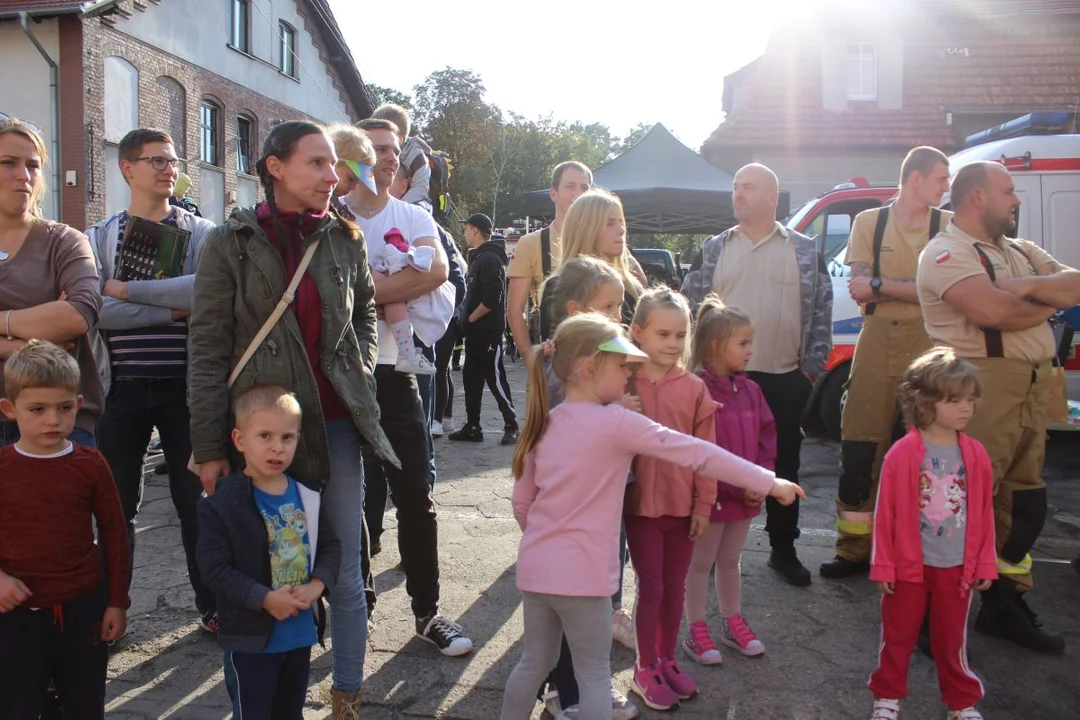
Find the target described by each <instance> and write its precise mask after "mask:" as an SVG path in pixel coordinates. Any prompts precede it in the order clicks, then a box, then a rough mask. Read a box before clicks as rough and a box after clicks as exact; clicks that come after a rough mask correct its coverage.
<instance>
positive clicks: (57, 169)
mask: <svg viewBox="0 0 1080 720" xmlns="http://www.w3.org/2000/svg"><path fill="white" fill-rule="evenodd" d="M29 20H30V16H29V15H28V14H27V13H26V12H25V11H23V12H20V13H19V25H20V26H22V31H23V33H24V34H25V35H26V37H27V39H28V40H30V42H31V43H33V45H34V47H36V48H37V51H38V53H40V54H41V57H43V58H44V59H45V62H46V63H48V65H49V81H50V82H49V89H50V91H51V92H52V119H51V123H52V127H51V128H50V129H49V132H50V134H51V135H52V146H53V147H52V166H53V182H52V186H53V191H52V193H51V195H52V204H53V217H54V218H55V219H56V221H57V222H60V219H61V218H60V208H61V205H60V193H62V192H63V188H64V184H63V183H62V182H60V177H61V168H62V167H63V164H62V163H61V162H60V67H59V66H58V65H57V64H56V61H54V60H53V59H52V58H51V57H49V53H48V52H46V50H45V48H44V47H43V46H42V44H41V42H40V41H39V40H38V39H37V36H36V35H34V33H33V31H32V30H31V29H30V22H29Z"/></svg>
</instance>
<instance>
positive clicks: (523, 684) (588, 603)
mask: <svg viewBox="0 0 1080 720" xmlns="http://www.w3.org/2000/svg"><path fill="white" fill-rule="evenodd" d="M642 355H643V353H641V351H639V350H638V349H637V348H635V347H634V346H633V344H631V343H630V342H629V341H628V340H627V339H626V337H625V336H624V335H623V333H622V329H621V328H620V327H619V326H618V325H617V324H616V323H614V322H613V321H611V320H609V319H608V318H605V317H603V316H601V315H598V314H595V313H584V314H581V315H576V316H574V317H571V318H568V319H566V320H565V321H563V323H562V324H561V325H559V328H558V330H556V332H555V338H554V356H553V357H552V358H551V360H550V362H551V364H552V366H553V367H554V369H555V374H556V375H557V376H558V377H559V378H560V379H561V380H563V381H564V382H565V383H566V399H565V401H564V402H563V403H562V404H561V405H559V406H558V407H557V408H555V409H554V410H549V403H548V392H547V383H546V381H545V379H544V365H545V364H546V363H547V362H549V360H548V357H547V356H546V355H545V353H543V352H535V353H533V357H532V361H531V362H532V367H531V368H530V372H529V391H528V407H527V410H526V419H525V426H524V428H523V429H522V432H521V437H520V439H519V440H518V444H517V449H516V450H515V453H514V465H513V469H514V477H515V478H516V479H517V482H516V483H515V485H514V494H513V506H514V517H515V518H516V519H517V521H518V524H519V525H521V528H522V537H521V546H520V547H519V549H518V560H517V586H518V589H519V590H521V593H522V607H523V610H524V619H525V636H524V639H523V644H524V648H525V649H524V654H523V655H522V658H521V660H520V661H519V662H518V664H517V666H516V667H515V668H514V670H513V672H511V673H510V677H509V679H508V680H507V683H506V693H505V695H504V696H503V703H502V712H501V715H500V718H501V719H502V720H525V719H526V718H528V717H529V715H530V713H531V712H532V707H533V702H534V697H535V693H536V688H537V687H538V686H539V685H540V683H541V681H542V680H543V679H544V677H545V676H546V675H547V674H548V671H549V670H550V669H551V668H552V666H554V664H555V661H556V659H557V658H558V656H559V644H560V642H561V638H562V636H563V633H565V634H566V639H567V641H568V643H569V645H570V651H571V653H572V654H573V657H574V670H575V674H576V676H577V679H578V685H579V686H580V691H581V700H580V708H579V714H580V716H581V717H583V718H589V719H590V720H594V719H595V720H609V719H610V718H611V716H612V708H611V594H612V593H613V592H614V591H615V586H616V584H617V583H618V581H619V567H618V566H619V553H618V543H619V524H620V517H621V515H622V510H623V495H624V491H625V488H626V475H627V473H628V472H629V471H630V463H631V461H632V460H633V459H634V457H635V456H644V457H658V458H662V459H664V460H667V461H669V462H672V463H679V464H680V465H683V466H686V467H690V468H693V470H694V471H695V472H699V473H701V474H702V475H704V476H707V477H711V478H714V479H715V478H719V477H723V478H724V479H725V480H727V481H728V482H730V483H731V484H733V485H737V486H739V487H750V488H753V489H754V491H755V492H759V493H762V494H766V493H767V494H770V495H772V496H773V497H776V498H777V499H778V500H779V501H780V502H781V503H783V504H785V505H787V504H791V503H792V502H794V501H795V498H796V497H797V496H799V497H805V496H804V495H803V492H802V490H801V489H800V488H798V487H797V486H795V485H793V484H791V483H789V482H787V481H785V480H781V479H779V478H777V477H776V476H775V475H773V473H771V472H769V471H768V470H765V469H763V468H761V467H758V466H756V465H754V464H752V463H748V462H746V461H745V460H742V459H740V458H737V457H735V456H734V455H732V454H731V453H729V452H727V451H725V450H723V449H721V448H718V447H717V446H716V445H714V444H712V443H709V442H704V441H702V440H698V439H696V438H693V437H689V436H686V435H683V434H681V433H677V432H674V431H672V430H669V429H667V428H665V427H662V426H661V425H659V424H657V423H655V422H653V421H651V420H649V419H648V418H647V417H644V416H643V415H641V414H639V413H636V412H631V411H629V410H626V409H625V408H623V407H622V406H621V405H619V404H618V401H619V400H620V399H621V398H622V396H623V391H624V389H625V386H626V381H627V378H628V377H629V373H630V370H629V366H628V363H629V362H632V361H635V360H638V361H640V359H644V358H643V357H642ZM714 485H715V484H714Z"/></svg>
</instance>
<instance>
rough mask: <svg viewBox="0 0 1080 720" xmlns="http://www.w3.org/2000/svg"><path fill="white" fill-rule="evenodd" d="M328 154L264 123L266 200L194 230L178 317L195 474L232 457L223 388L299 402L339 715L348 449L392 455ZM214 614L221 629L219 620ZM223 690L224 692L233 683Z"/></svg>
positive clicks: (308, 136) (300, 135)
mask: <svg viewBox="0 0 1080 720" xmlns="http://www.w3.org/2000/svg"><path fill="white" fill-rule="evenodd" d="M337 160H338V158H337V155H336V153H335V152H334V145H333V143H332V142H331V140H330V138H329V137H328V136H327V134H326V132H325V131H324V130H323V129H322V128H321V127H319V126H318V125H315V124H313V123H309V122H286V123H282V124H280V125H278V126H276V127H275V128H274V129H273V130H272V131H271V132H270V135H269V136H268V137H267V138H266V143H265V145H264V146H263V153H262V157H261V158H260V159H259V162H258V163H257V165H256V169H257V172H258V175H259V181H260V183H261V184H262V188H263V192H264V193H265V194H266V201H265V202H263V203H260V204H259V205H257V206H256V207H254V208H237V209H235V210H234V211H233V213H232V215H231V217H230V218H229V219H228V220H227V221H226V222H225V224H224V225H221V226H220V227H218V228H217V229H216V230H214V231H213V232H212V233H211V234H210V236H209V237H208V238H207V239H206V242H205V244H204V246H203V252H202V257H201V259H200V262H199V268H198V270H197V272H196V277H195V302H194V306H193V307H192V313H191V322H190V328H191V329H190V332H191V367H192V383H191V440H192V449H193V455H194V459H195V461H196V462H199V463H201V466H200V473H199V474H200V478H201V480H202V483H203V486H204V487H205V488H206V491H207V492H208V493H213V492H214V490H215V487H216V485H217V481H218V479H219V478H221V477H223V476H225V475H227V474H228V473H229V471H230V466H231V467H232V468H237V469H239V468H242V467H243V466H242V465H241V464H239V463H240V461H239V459H238V458H236V457H234V456H233V455H231V454H230V448H229V446H230V442H229V434H230V431H231V430H232V424H231V416H232V410H233V405H234V403H235V400H236V398H238V397H239V396H240V395H242V394H243V393H244V391H245V390H248V389H250V388H251V387H253V386H257V385H279V386H281V387H283V388H285V389H286V390H288V391H290V392H292V393H294V394H295V395H296V397H297V399H298V400H299V402H300V405H301V407H302V408H303V409H304V413H303V418H302V421H301V426H300V435H299V438H298V446H297V450H296V455H295V459H294V461H293V464H292V466H291V467H290V469H289V472H290V474H291V475H292V476H293V477H294V478H295V479H296V480H297V481H298V482H300V483H302V484H304V485H306V486H308V487H309V488H311V489H314V490H321V491H322V492H323V505H324V507H326V509H327V510H328V513H329V515H328V518H329V521H330V525H331V526H332V527H333V530H334V532H335V534H336V535H337V536H338V537H339V538H340V540H341V555H342V561H341V570H340V573H339V577H338V581H337V585H336V586H335V587H334V588H333V589H332V591H333V604H332V605H331V609H330V612H331V634H332V638H333V650H332V655H333V663H334V668H333V717H334V718H351V717H358V716H359V711H360V700H361V689H360V687H361V684H362V681H363V673H364V655H365V650H366V646H367V611H366V607H365V598H364V585H363V582H362V580H361V570H360V547H361V532H362V531H361V518H362V517H363V506H364V478H363V461H362V458H361V447H362V445H365V444H367V445H369V446H370V447H371V448H372V450H373V451H374V452H375V453H376V454H377V455H379V456H380V457H382V458H384V459H385V460H387V461H388V462H391V463H394V464H397V463H398V459H397V457H396V456H395V455H394V452H393V450H392V449H391V447H390V443H389V442H388V441H387V439H386V436H385V435H384V434H383V432H382V430H381V429H380V427H379V409H378V405H377V404H376V402H375V393H374V387H375V381H374V377H373V375H372V371H373V369H374V366H375V355H376V347H377V339H376V315H375V303H374V298H375V287H374V285H373V283H372V280H371V273H370V271H369V270H368V263H367V253H366V246H365V244H364V239H363V236H362V234H361V233H360V231H359V229H358V228H357V227H356V225H355V224H353V223H352V222H351V221H350V220H348V219H346V218H345V217H344V216H342V215H340V214H339V212H338V209H337V205H336V203H331V198H332V196H333V192H334V187H335V185H336V184H337V182H338V176H337V174H336V172H335V165H336V164H337ZM315 243H318V244H317V245H316V244H315ZM312 248H314V249H312ZM309 252H310V253H311V255H310V258H309V263H310V264H308V265H307V267H306V270H305V271H304V272H303V274H302V275H301V277H300V281H299V285H298V286H297V288H296V291H295V293H294V297H293V300H292V302H291V303H290V304H289V307H288V309H287V310H286V311H285V312H284V314H282V315H281V317H280V319H279V320H278V321H277V322H276V323H274V324H273V326H272V327H271V328H270V330H269V334H268V335H267V336H266V338H265V340H263V342H261V343H260V344H259V345H258V347H257V348H256V349H255V351H254V355H253V356H251V360H250V362H248V363H246V364H245V365H244V367H243V369H242V371H241V372H240V373H239V375H238V376H237V378H236V380H235V383H233V384H232V386H231V388H229V386H228V378H229V375H230V373H231V372H232V371H233V369H234V368H235V367H236V365H237V363H238V362H239V360H240V358H241V356H242V355H243V354H244V353H245V350H247V348H248V347H249V346H250V345H251V344H252V340H253V339H254V338H255V337H256V335H257V334H258V333H259V330H260V328H262V327H263V326H264V324H266V321H267V319H268V318H270V317H271V315H272V312H273V309H274V307H275V305H277V303H278V302H279V300H280V299H281V298H282V296H283V294H284V292H285V290H286V288H287V287H288V286H289V283H290V281H291V280H292V279H293V277H294V275H296V273H297V271H298V268H299V269H303V264H304V257H305V255H307V253H309ZM199 554H200V556H201V555H202V554H203V553H202V549H201V548H200V553H199ZM207 582H212V579H211V578H207ZM221 621H222V632H223V633H224V631H225V630H226V618H225V617H222V618H221ZM219 637H220V636H219ZM229 689H230V694H231V695H233V697H234V703H235V702H236V697H237V696H238V695H239V694H242V693H243V692H244V691H245V688H242V687H239V686H238V685H237V686H236V687H232V686H230V688H229Z"/></svg>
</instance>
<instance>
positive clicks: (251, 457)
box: [197, 386, 341, 720]
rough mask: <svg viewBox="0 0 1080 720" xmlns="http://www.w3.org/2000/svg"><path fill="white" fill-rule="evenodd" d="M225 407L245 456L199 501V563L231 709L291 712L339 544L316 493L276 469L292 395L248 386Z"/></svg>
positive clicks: (296, 413)
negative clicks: (214, 603) (230, 408)
mask: <svg viewBox="0 0 1080 720" xmlns="http://www.w3.org/2000/svg"><path fill="white" fill-rule="evenodd" d="M235 412H236V429H234V430H233V432H232V440H233V443H234V444H235V445H236V449H237V450H239V451H240V453H242V454H243V456H244V463H245V466H244V470H243V471H242V472H234V473H233V474H232V475H230V476H228V477H226V478H224V479H222V480H221V481H219V482H218V485H217V488H216V490H215V491H214V494H213V495H212V496H210V497H207V498H204V499H203V500H201V501H200V502H199V530H200V532H199V541H198V548H197V556H198V562H199V571H200V572H201V574H202V576H203V579H204V580H205V582H206V584H207V586H208V587H209V588H210V589H211V590H213V592H214V593H215V595H217V598H218V618H219V621H220V624H221V627H220V630H219V632H218V644H219V645H220V646H221V648H222V650H224V651H225V685H226V687H227V689H228V691H229V698H230V699H231V700H232V704H233V716H234V717H238V718H239V717H256V718H272V719H273V720H294V719H295V720H301V719H302V718H303V714H304V700H305V698H306V696H307V686H308V671H309V667H310V662H311V646H312V645H314V644H315V642H316V641H319V642H321V641H322V638H321V635H322V627H323V622H322V620H323V618H322V617H321V616H322V607H321V603H320V599H321V597H322V595H323V593H325V592H326V591H327V590H328V589H329V588H331V587H332V586H333V584H334V582H335V581H336V580H337V574H338V567H339V566H340V564H341V544H340V543H339V542H338V539H337V538H336V537H335V536H334V533H333V530H332V529H331V527H330V525H329V523H328V521H327V518H326V513H324V512H322V511H321V508H320V497H319V494H318V493H317V492H315V491H314V490H311V489H309V488H307V487H305V486H303V485H301V484H299V483H297V482H296V480H294V479H293V478H292V477H290V476H289V475H287V474H286V471H287V470H288V468H289V465H290V463H292V459H293V455H294V454H295V452H296V443H297V440H298V438H299V434H300V404H299V403H298V402H297V401H296V397H295V396H294V395H293V394H292V393H290V392H288V391H286V390H285V389H283V388H280V387H266V386H261V387H254V388H251V389H250V390H248V391H247V392H245V393H244V394H243V395H241V396H240V398H238V399H237V401H236V411H235Z"/></svg>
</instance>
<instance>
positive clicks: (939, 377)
mask: <svg viewBox="0 0 1080 720" xmlns="http://www.w3.org/2000/svg"><path fill="white" fill-rule="evenodd" d="M978 396H979V379H978V377H977V376H976V374H975V368H974V367H972V366H971V364H970V363H968V362H967V361H966V360H963V359H961V358H959V357H957V356H956V353H955V352H954V351H953V349H952V348H945V347H937V348H933V349H932V350H930V351H928V352H927V353H925V354H924V355H922V356H921V357H920V358H918V359H917V360H915V362H913V363H912V364H911V367H909V368H908V370H907V372H906V373H905V374H904V379H903V381H902V382H901V384H900V394H899V400H900V407H901V409H902V410H903V413H904V421H905V422H906V423H907V425H908V427H909V428H911V429H910V430H909V431H908V434H907V435H906V436H905V437H904V438H902V439H901V440H900V441H899V442H897V443H896V444H895V445H893V446H892V448H891V449H890V450H889V452H888V453H887V454H886V455H885V460H884V462H883V463H882V465H881V483H880V485H879V489H878V497H877V507H876V508H875V510H874V530H873V544H872V550H871V553H870V579H871V580H873V581H874V582H876V583H877V585H878V588H879V589H880V590H881V594H882V595H883V597H882V599H881V648H880V650H879V654H878V668H877V670H875V671H874V674H873V675H871V676H870V691H871V692H872V693H873V694H874V709H873V714H872V715H871V717H872V718H873V720H897V718H898V717H899V716H900V700H901V699H902V698H904V697H905V696H906V695H907V681H908V668H909V667H910V665H911V653H912V652H913V651H914V650H915V641H916V638H917V637H918V635H919V627H920V626H921V625H922V622H923V618H924V617H926V611H927V607H929V610H930V625H931V631H930V647H931V649H932V650H933V654H934V663H935V664H936V665H937V674H938V685H939V686H940V688H941V698H942V700H944V701H945V704H946V705H947V706H948V708H949V713H948V718H949V720H982V715H980V714H979V712H978V711H977V710H976V709H975V703H976V702H978V701H979V700H980V699H982V696H983V685H982V682H980V680H979V678H978V677H976V676H975V674H974V673H973V672H971V668H969V667H968V664H967V624H968V610H969V609H970V607H971V591H972V590H986V589H987V588H989V587H990V583H991V582H992V581H993V580H995V579H997V550H996V546H995V543H994V505H993V488H994V473H993V467H992V465H991V463H990V456H989V455H988V454H987V452H986V448H984V447H983V446H982V445H981V444H980V443H979V441H978V440H975V439H974V438H972V437H970V436H968V435H965V434H964V428H965V427H967V424H968V421H970V420H971V416H972V415H973V414H974V412H975V399H976V398H977V397H978Z"/></svg>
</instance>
